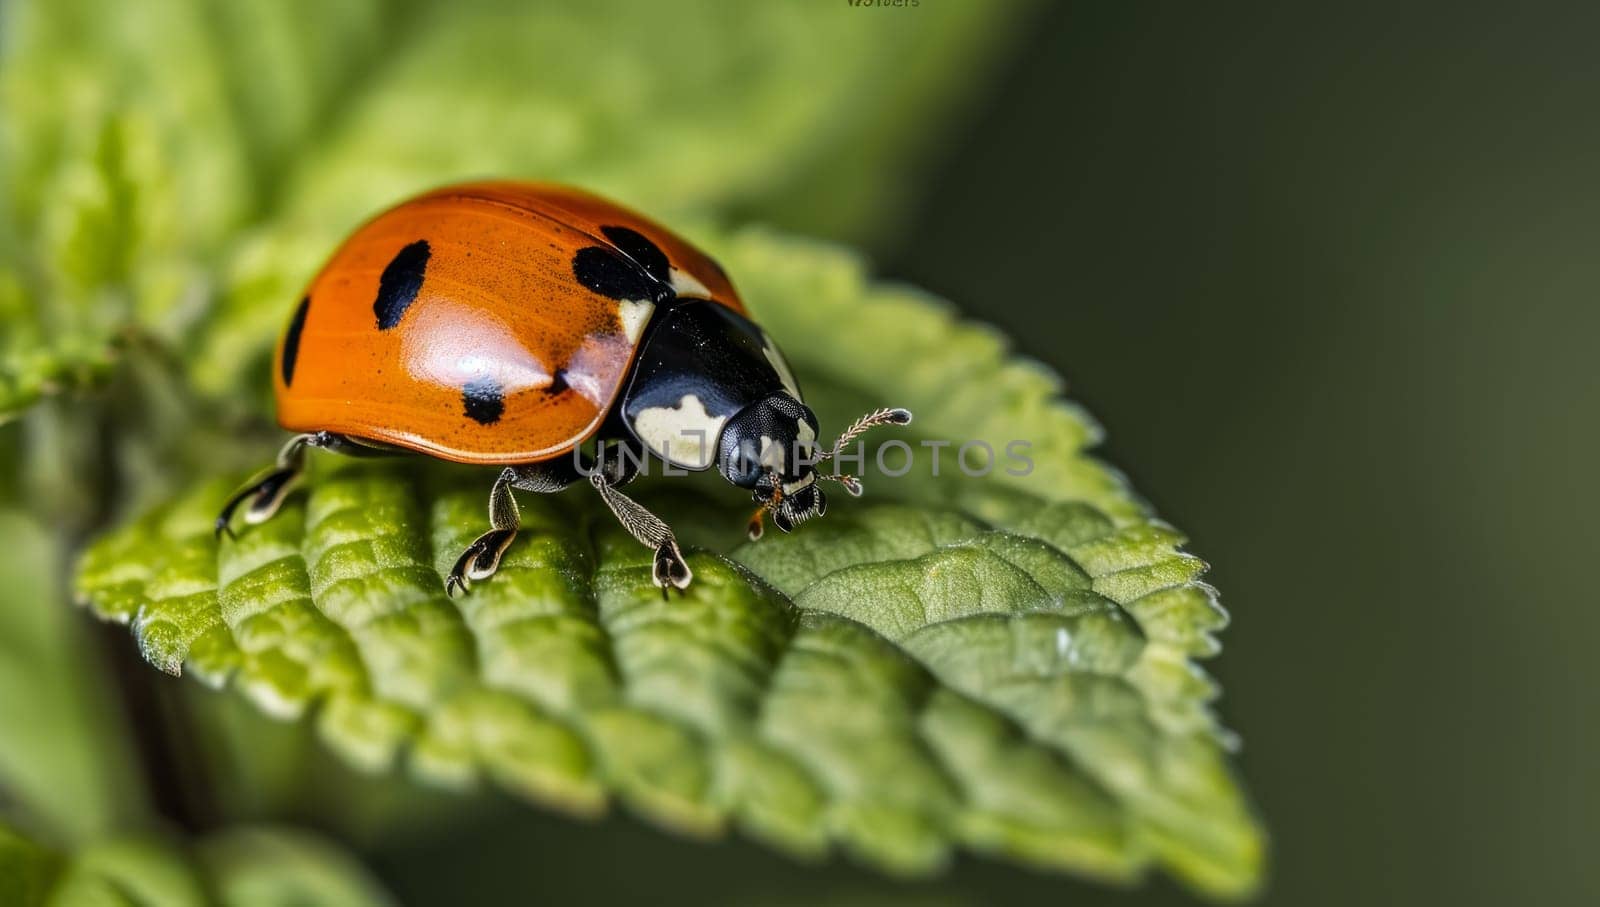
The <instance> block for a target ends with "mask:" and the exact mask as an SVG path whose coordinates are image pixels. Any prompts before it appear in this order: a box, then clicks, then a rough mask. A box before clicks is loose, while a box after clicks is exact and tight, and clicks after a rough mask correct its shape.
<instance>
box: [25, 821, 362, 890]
mask: <svg viewBox="0 0 1600 907" xmlns="http://www.w3.org/2000/svg"><path fill="white" fill-rule="evenodd" d="M0 895H3V897H0V902H3V903H5V904H8V905H17V907H36V905H37V907H45V905H50V907H58V905H59V907H79V905H87V904H95V905H102V904H103V905H108V907H117V905H126V907H142V905H160V907H189V905H194V907H202V905H217V907H300V905H306V904H317V905H327V907H365V905H374V907H376V905H386V904H389V903H391V902H390V899H389V897H388V896H387V895H386V894H385V893H384V892H383V891H382V890H381V889H380V888H379V887H378V886H377V884H376V883H375V882H374V881H373V880H372V879H371V878H370V877H368V876H367V874H366V873H365V871H363V870H362V869H361V868H360V866H359V865H357V864H356V863H355V862H353V861H352V860H351V859H350V858H349V857H347V856H346V855H344V854H343V853H342V852H340V851H339V850H337V849H336V848H334V847H333V846H332V845H330V844H328V843H326V842H323V841H321V840H319V839H317V838H314V837H311V836H308V835H305V834H301V833H296V832H289V831H284V830H279V829H270V828H248V827H247V828H238V829H230V830H227V831H222V832H218V833H215V834H212V835H209V836H207V837H206V838H203V839H201V840H199V841H198V842H196V843H194V844H193V845H185V844H183V843H182V842H180V841H177V840H173V839H169V838H166V837H161V836H156V835H146V836H141V837H121V838H115V839H109V840H106V841H104V842H100V843H96V844H92V845H89V846H87V847H84V848H83V849H81V850H79V851H78V852H76V853H74V854H71V855H70V856H62V855H58V854H55V853H52V852H50V851H48V850H46V849H45V848H43V847H40V846H39V845H37V844H34V843H32V842H30V841H28V840H26V839H25V838H23V837H21V836H20V835H18V834H17V833H16V832H14V831H12V830H10V829H7V828H5V827H4V826H3V825H0Z"/></svg>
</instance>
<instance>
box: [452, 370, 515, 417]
mask: <svg viewBox="0 0 1600 907" xmlns="http://www.w3.org/2000/svg"><path fill="white" fill-rule="evenodd" d="M461 404H462V407H463V408H464V409H465V410H466V414H467V418H469V419H472V420H473V421H475V422H478V423H479V424H481V425H493V424H495V423H496V422H499V421H500V416H501V414H503V413H504V412H505V411H506V400H505V394H504V392H502V391H501V390H500V382H498V381H496V380H494V379H493V378H478V379H476V380H474V381H473V382H472V383H471V384H468V385H467V386H466V387H464V388H462V389H461Z"/></svg>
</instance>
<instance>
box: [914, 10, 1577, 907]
mask: <svg viewBox="0 0 1600 907" xmlns="http://www.w3.org/2000/svg"><path fill="white" fill-rule="evenodd" d="M1597 26H1600V16H1597V15H1596V10H1595V8H1594V7H1592V6H1587V7H1576V8H1574V7H1567V8H1563V9H1559V10H1555V9H1543V10H1540V11H1535V10H1534V9H1532V8H1522V7H1519V8H1517V9H1516V10H1510V9H1499V10H1495V9H1491V8H1479V7H1473V8H1471V9H1469V8H1466V7H1462V6H1459V5H1458V6H1450V7H1447V8H1437V7H1433V6H1432V5H1427V7H1426V8H1424V7H1420V6H1409V5H1393V4H1374V5H1370V6H1368V5H1363V4H1358V5H1349V4H1338V5H1335V6H1329V7H1326V8H1323V9H1320V10H1318V9H1312V8H1307V7H1295V8H1293V9H1291V8H1285V7H1277V6H1273V7H1265V6H1259V5H1250V6H1248V7H1246V6H1232V7H1227V6H1223V7H1218V6H1215V5H1198V4H1188V5H1186V4H1071V5H1062V6H1057V7H1054V8H1053V9H1052V10H1051V11H1050V13H1049V14H1048V15H1047V17H1046V20H1045V21H1044V22H1043V23H1041V24H1040V25H1039V26H1038V27H1037V28H1036V29H1035V30H1034V31H1033V33H1032V35H1031V37H1030V38H1029V40H1028V41H1027V42H1026V43H1025V44H1024V45H1023V46H1022V47H1020V48H1019V49H1018V50H1017V51H1016V52H1015V53H1014V55H1013V56H1012V58H1011V60H1010V65H1009V68H1008V70H1007V74H1006V77H1005V80H1004V83H1003V85H1002V86H1001V87H1000V89H999V90H997V91H996V92H994V93H993V94H992V95H991V96H990V99H989V100H988V101H987V102H986V103H985V104H984V107H983V110H982V111H981V113H980V114H979V116H977V117H976V118H975V119H974V120H973V121H972V122H971V123H970V124H969V126H968V127H967V128H966V129H965V130H963V131H962V132H961V134H960V143H959V146H958V147H957V148H955V149H953V150H952V151H951V153H950V155H949V157H948V158H947V159H946V162H945V165H944V167H943V168H942V170H941V171H940V172H939V174H938V176H937V177H936V178H935V179H932V180H929V181H928V182H927V184H926V185H927V187H928V190H929V191H928V193H927V194H926V195H925V196H924V197H923V198H922V199H921V200H920V201H919V203H918V209H917V212H916V214H914V215H912V216H911V217H910V218H909V220H910V221H912V222H914V223H916V224H917V225H918V226H917V228H916V229H915V230H912V231H909V232H908V233H907V234H906V235H905V238H904V239H903V241H902V242H900V243H899V244H898V245H896V246H895V249H894V251H893V253H892V254H890V255H888V256H887V257H886V258H885V261H886V263H887V265H888V267H889V269H890V270H891V271H892V272H893V273H896V274H901V275H904V276H905V277H907V278H908V279H910V280H913V281H915V282H917V283H920V284H922V285H925V286H928V287H930V288H932V289H934V290H935V291H937V292H940V293H942V294H945V295H947V296H949V297H950V298H952V299H957V300H962V301H963V303H964V304H965V305H968V306H969V307H970V308H972V310H973V313H974V314H975V315H978V316H979V317H982V318H985V319H988V320H991V321H993V322H995V323H997V324H1000V325H1002V326H1004V327H1005V328H1006V329H1007V331H1008V333H1010V334H1011V336H1012V337H1014V338H1016V342H1017V344H1018V345H1019V347H1020V348H1021V349H1022V350H1024V351H1026V352H1028V353H1030V354H1032V355H1035V356H1038V357H1039V358H1041V359H1044V360H1045V361H1048V362H1050V363H1052V364H1053V365H1055V366H1056V367H1058V368H1060V369H1061V370H1062V371H1063V372H1064V373H1065V374H1066V376H1067V378H1068V380H1069V384H1070V388H1071V391H1072V393H1073V394H1074V396H1076V397H1078V398H1079V399H1082V400H1084V401H1086V402H1087V403H1088V405H1089V407H1090V408H1091V409H1092V410H1093V411H1094V412H1095V413H1096V415H1098V416H1099V417H1100V419H1101V420H1102V421H1103V422H1104V423H1105V424H1106V426H1107V430H1108V433H1109V442H1108V444H1107V446H1106V450H1107V453H1108V456H1109V457H1110V459H1111V460H1112V462H1114V463H1117V464H1118V465H1119V466H1121V467H1123V468H1124V469H1126V470H1127V471H1128V472H1129V473H1130V474H1131V475H1132V477H1133V478H1134V480H1135V482H1136V484H1137V485H1138V487H1140V488H1141V489H1143V490H1144V491H1145V492H1146V493H1147V494H1148V495H1150V496H1151V497H1152V498H1153V499H1154V501H1155V503H1156V505H1157V507H1158V508H1159V509H1160V510H1161V512H1162V513H1163V514H1165V515H1166V516H1167V517H1168V518H1169V519H1171V520H1172V521H1173V522H1174V523H1176V524H1177V525H1179V526H1182V527H1184V528H1185V530H1186V531H1187V532H1188V533H1189V534H1190V536H1191V537H1192V538H1193V544H1194V547H1195V549H1196V550H1198V551H1200V552H1203V554H1204V556H1205V557H1206V558H1207V559H1208V560H1209V561H1211V563H1212V564H1213V572H1212V574H1211V579H1212V580H1213V581H1214V582H1215V583H1216V584H1217V586H1218V587H1219V588H1221V589H1222V590H1223V602H1224V603H1225V604H1226V605H1227V606H1228V607H1229V609H1230V610H1231V611H1232V613H1233V616H1234V619H1235V620H1234V624H1233V626H1232V627H1230V628H1229V630H1228V631H1227V633H1226V634H1225V635H1224V637H1223V645H1224V651H1223V655H1222V656H1221V657H1220V658H1219V659H1218V660H1217V661H1215V662H1214V663H1212V665H1211V667H1212V668H1213V669H1214V670H1215V671H1216V673H1217V676H1218V677H1219V679H1220V680H1221V681H1222V686H1223V689H1224V691H1225V694H1224V699H1223V702H1222V714H1223V716H1224V718H1225V720H1227V721H1228V722H1229V723H1230V724H1231V726H1232V727H1234V728H1236V729H1237V730H1238V731H1239V732H1240V734H1241V735H1242V736H1243V739H1244V749H1243V752H1242V754H1241V759H1240V764H1241V766H1242V770H1243V773H1244V775H1245V777H1246V778H1247V779H1248V781H1249V783H1250V785H1251V790H1252V792H1253V793H1254V794H1255V796H1256V797H1257V799H1258V801H1259V803H1260V806H1261V809H1262V811H1263V812H1264V814H1265V816H1266V819H1267V822H1268V826H1269V828H1270V829H1271V831H1272V837H1273V858H1272V860H1273V867H1272V870H1271V874H1272V880H1271V881H1270V882H1269V888H1268V890H1267V894H1266V898H1265V901H1266V902H1268V903H1274V904H1298V905H1304V904H1352V903H1397V904H1421V903H1441V904H1443V903H1458V904H1468V903H1470V904H1507V903H1522V902H1534V903H1549V904H1554V903H1564V904H1580V903H1594V902H1595V899H1596V898H1597V897H1600V870H1597V869H1596V868H1595V863H1594V861H1593V860H1592V859H1591V858H1590V857H1589V855H1588V851H1589V850H1591V849H1592V846H1593V844H1594V842H1596V841H1597V840H1600V826H1597V821H1596V815H1597V813H1600V793H1597V789H1596V782H1595V777H1596V772H1595V768H1594V767H1595V766H1596V765H1597V764H1600V747H1597V731H1596V728H1595V723H1594V721H1593V716H1594V713H1595V703H1596V698H1595V690H1596V686H1597V683H1600V671H1597V668H1596V667H1595V662H1594V657H1593V654H1592V644H1593V641H1594V639H1595V638H1596V633H1597V631H1600V611H1597V610H1596V609H1595V608H1594V607H1593V601H1594V593H1593V591H1592V590H1591V589H1586V588H1585V585H1584V582H1583V580H1582V576H1583V571H1585V570H1586V569H1587V568H1588V566H1590V565H1591V564H1592V563H1593V559H1594V556H1595V552H1596V547H1597V541H1600V533H1597V532H1596V530H1595V528H1594V527H1593V525H1592V524H1591V515H1592V514H1593V513H1594V512H1595V510H1596V507H1597V506H1600V495H1597V493H1596V492H1597V485H1596V483H1595V481H1594V479H1593V471H1592V466H1591V465H1590V464H1591V463H1592V461H1593V460H1594V451H1595V449H1596V446H1597V443H1600V420H1597V418H1596V417H1597V415H1600V410H1597V404H1600V395H1597V393H1596V390H1597V386H1600V379H1597V378H1596V372H1595V368H1594V353H1593V348H1594V344H1595V337H1596V336H1597V332H1600V314H1597V312H1600V308H1597V306H1596V301H1597V295H1596V294H1597V288H1600V256H1597V255H1596V254H1595V251H1594V244H1595V236H1596V227H1597V226H1600V188H1597V187H1600V169H1597V164H1600V125H1597V123H1600V120H1597V119H1596V115H1595V111H1596V110H1597V109H1600V56H1597V55H1596V54H1595V53H1594V50H1593V38H1594V35H1595V29H1596V27H1597ZM1156 900H1160V901H1163V902H1167V901H1170V902H1180V901H1181V900H1182V898H1181V897H1178V896H1176V895H1173V896H1171V897H1166V898H1158V899H1156Z"/></svg>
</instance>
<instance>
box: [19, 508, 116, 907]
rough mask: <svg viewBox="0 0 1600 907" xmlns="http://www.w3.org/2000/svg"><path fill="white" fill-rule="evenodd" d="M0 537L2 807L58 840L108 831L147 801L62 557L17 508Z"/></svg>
mask: <svg viewBox="0 0 1600 907" xmlns="http://www.w3.org/2000/svg"><path fill="white" fill-rule="evenodd" d="M0 539H4V540H5V546H4V548H3V549H0V807H5V806H9V809H10V810H14V811H18V812H20V813H22V814H23V815H25V816H26V817H27V818H28V819H29V820H30V821H31V822H32V823H34V824H36V825H37V826H39V827H41V828H44V829H48V830H49V831H50V832H51V833H52V835H53V836H55V837H57V838H59V839H62V840H68V841H83V840H87V839H90V838H93V837H98V836H103V835H105V834H109V833H110V832H111V831H113V830H114V829H115V828H117V827H118V826H119V825H121V824H122V823H124V822H126V821H128V820H129V819H131V818H132V817H134V816H136V815H137V814H138V813H139V812H140V811H141V809H142V807H143V803H142V802H141V800H140V791H139V790H138V788H137V787H136V786H135V785H133V784H132V783H131V781H132V778H131V775H132V772H131V771H130V767H129V765H128V760H129V758H130V754H129V753H128V751H127V750H126V748H125V747H124V746H123V745H122V741H123V738H122V736H121V725H120V724H119V722H118V720H117V718H116V716H115V714H114V713H113V712H112V710H111V709H110V708H109V707H108V703H107V702H106V701H105V699H104V697H105V696H106V694H107V693H108V692H109V690H110V687H109V685H108V684H106V683H105V682H104V678H103V677H102V676H101V675H100V673H99V671H98V670H96V668H95V666H94V663H93V662H92V661H90V660H86V659H85V658H84V657H83V654H84V647H85V644H86V642H87V641H86V640H85V639H84V637H83V634H82V633H81V632H80V631H81V629H82V628H81V627H80V626H79V622H78V621H77V620H76V619H75V618H74V616H73V614H72V612H71V611H69V610H67V609H65V608H63V607H62V602H63V601H64V599H65V596H64V595H63V594H62V590H61V588H60V587H59V584H58V583H57V582H56V581H55V577H57V576H58V575H59V572H60V571H61V569H62V566H63V561H62V553H61V551H60V548H59V546H58V544H57V543H56V541H55V539H54V538H53V537H52V536H51V535H50V534H49V533H48V532H47V531H46V529H45V528H44V527H43V526H40V525H39V524H38V523H37V522H35V521H34V520H32V519H30V518H29V517H26V516H24V515H22V514H21V513H18V512H15V511H8V510H0ZM0 900H3V899H0Z"/></svg>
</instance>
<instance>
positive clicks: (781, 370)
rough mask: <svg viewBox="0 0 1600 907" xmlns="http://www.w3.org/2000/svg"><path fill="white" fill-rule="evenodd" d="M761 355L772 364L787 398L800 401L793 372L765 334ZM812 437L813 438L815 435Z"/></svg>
mask: <svg viewBox="0 0 1600 907" xmlns="http://www.w3.org/2000/svg"><path fill="white" fill-rule="evenodd" d="M761 354H762V355H763V356H766V357H767V361H768V362H770V363H772V368H773V370H774V371H776V372H777V373H778V380H779V381H782V382H783V389H784V390H786V391H788V392H789V396H791V397H793V398H795V399H796V400H798V399H800V382H798V381H796V380H794V372H791V371H789V363H787V362H785V361H783V354H781V353H779V352H778V348H777V347H775V346H773V345H772V338H771V337H768V336H767V335H765V334H762V335H761ZM812 437H813V438H815V437H816V435H812Z"/></svg>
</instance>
